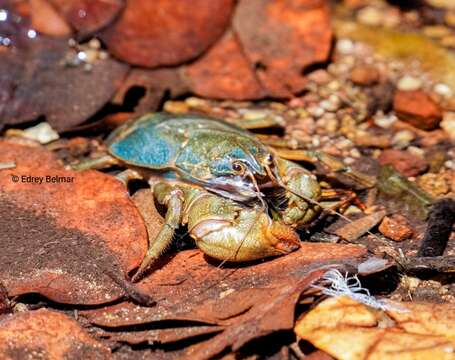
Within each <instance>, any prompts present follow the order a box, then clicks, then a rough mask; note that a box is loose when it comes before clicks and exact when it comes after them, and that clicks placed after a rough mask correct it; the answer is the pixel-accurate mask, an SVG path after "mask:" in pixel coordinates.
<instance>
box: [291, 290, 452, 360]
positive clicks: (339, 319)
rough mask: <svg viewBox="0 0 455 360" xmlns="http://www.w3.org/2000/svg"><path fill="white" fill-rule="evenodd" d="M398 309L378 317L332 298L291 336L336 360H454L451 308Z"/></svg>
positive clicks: (406, 305) (351, 302) (421, 306)
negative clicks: (300, 339)
mask: <svg viewBox="0 0 455 360" xmlns="http://www.w3.org/2000/svg"><path fill="white" fill-rule="evenodd" d="M399 306H400V308H402V309H403V310H401V311H400V310H398V309H397V310H387V311H386V312H379V311H375V310H372V309H370V308H368V307H366V306H365V305H363V304H359V303H357V302H355V301H354V300H352V299H350V298H347V297H336V298H330V299H327V300H325V301H324V302H322V303H320V304H319V305H318V306H316V307H315V308H314V309H313V310H311V311H310V312H309V313H308V314H306V315H305V316H304V317H303V318H302V319H301V320H299V321H298V322H297V325H296V327H295V331H296V333H297V335H298V336H299V337H301V338H303V339H305V340H308V341H310V342H311V343H312V344H313V345H315V346H316V347H318V348H320V349H322V350H324V351H326V352H328V353H329V354H330V355H332V356H334V357H335V358H337V359H349V360H356V359H359V360H360V359H365V358H368V359H373V360H376V359H400V360H402V359H428V360H433V359H453V358H454V353H455V337H454V334H455V317H454V316H453V314H455V306H454V305H453V304H411V303H400V304H399ZM406 310H408V311H407V312H406ZM352 339H356V340H355V341H352Z"/></svg>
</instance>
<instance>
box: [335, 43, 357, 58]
mask: <svg viewBox="0 0 455 360" xmlns="http://www.w3.org/2000/svg"><path fill="white" fill-rule="evenodd" d="M336 49H337V51H338V52H339V53H340V54H342V55H349V54H352V53H353V52H354V43H353V42H352V41H351V40H349V39H340V40H338V41H337V45H336Z"/></svg>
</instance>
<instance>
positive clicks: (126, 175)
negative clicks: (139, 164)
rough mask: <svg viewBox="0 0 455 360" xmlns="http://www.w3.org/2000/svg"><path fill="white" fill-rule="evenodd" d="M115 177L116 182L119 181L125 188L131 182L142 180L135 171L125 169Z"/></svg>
mask: <svg viewBox="0 0 455 360" xmlns="http://www.w3.org/2000/svg"><path fill="white" fill-rule="evenodd" d="M115 177H116V178H117V180H120V181H121V182H122V183H124V184H125V186H127V185H128V183H129V182H130V181H131V180H141V179H143V178H144V177H143V176H142V175H141V174H139V173H138V172H137V171H136V170H132V169H126V170H124V171H122V172H121V173H119V174H117V175H115Z"/></svg>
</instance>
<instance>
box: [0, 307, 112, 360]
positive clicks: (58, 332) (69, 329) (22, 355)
mask: <svg viewBox="0 0 455 360" xmlns="http://www.w3.org/2000/svg"><path fill="white" fill-rule="evenodd" d="M0 357H1V358H2V359H5V360H8V359H11V360H13V359H49V360H60V359H70V358H71V359H76V358H78V359H99V360H101V359H110V358H111V357H110V350H109V348H107V347H106V346H104V345H102V344H101V343H99V342H98V341H96V340H95V339H93V338H91V337H90V336H89V335H88V334H87V333H86V332H85V331H84V330H82V329H81V327H80V326H79V325H78V323H77V322H76V321H74V320H73V319H71V318H69V317H67V316H66V315H63V314H61V313H57V312H53V311H48V310H44V309H41V310H37V311H31V312H25V313H17V314H14V315H8V316H4V317H1V318H0Z"/></svg>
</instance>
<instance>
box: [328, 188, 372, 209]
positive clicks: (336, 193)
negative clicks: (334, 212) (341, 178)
mask: <svg viewBox="0 0 455 360" xmlns="http://www.w3.org/2000/svg"><path fill="white" fill-rule="evenodd" d="M331 199H337V200H338V201H337V203H336V204H335V207H336V208H337V209H343V208H344V207H346V206H347V205H349V204H351V203H354V204H355V205H356V206H357V207H358V208H359V209H361V210H365V204H364V203H363V202H362V201H360V199H359V198H358V196H357V194H356V193H355V192H353V191H351V190H344V189H323V190H322V192H321V198H320V200H321V201H327V200H331Z"/></svg>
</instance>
